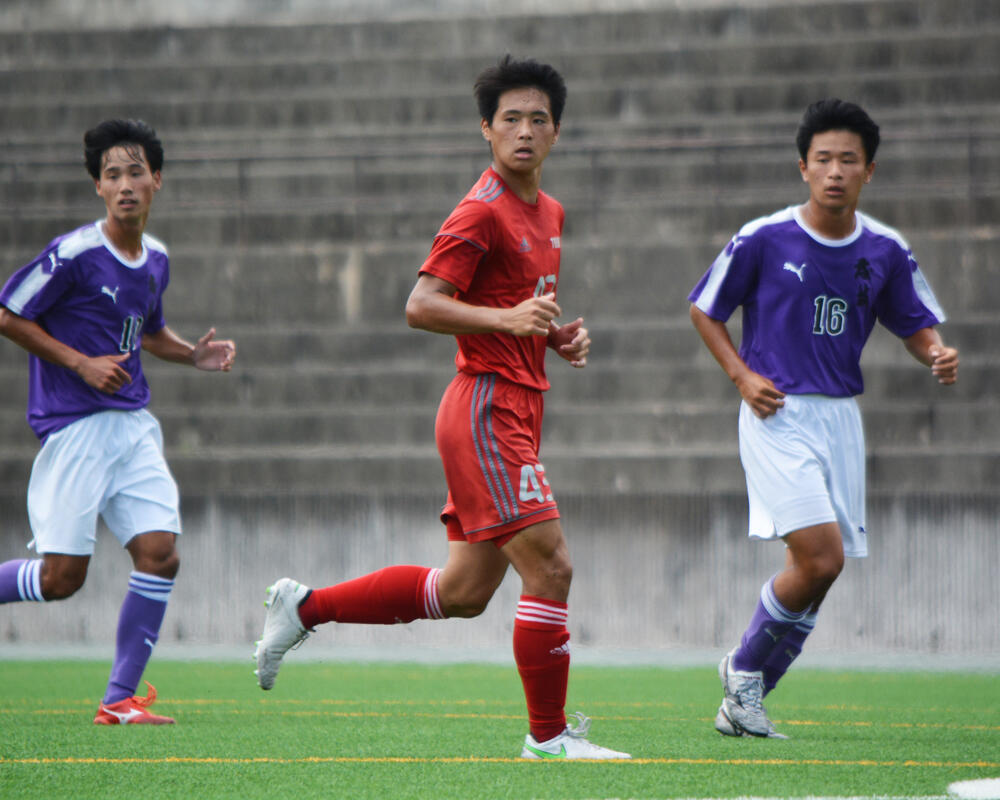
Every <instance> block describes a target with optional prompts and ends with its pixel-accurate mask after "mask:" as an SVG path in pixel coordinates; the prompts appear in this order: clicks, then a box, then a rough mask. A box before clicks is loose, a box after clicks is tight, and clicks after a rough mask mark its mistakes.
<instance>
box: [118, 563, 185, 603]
mask: <svg viewBox="0 0 1000 800" xmlns="http://www.w3.org/2000/svg"><path fill="white" fill-rule="evenodd" d="M173 588H174V582H173V581H172V580H170V579H169V578H161V577H159V576H158V575H150V574H149V573H148V572H139V571H138V570H133V571H132V574H131V575H129V576H128V590H129V591H130V592H134V593H135V594H137V595H139V596H140V597H145V598H146V599H147V600H156V601H157V602H160V603H166V602H167V600H169V599H170V591H171V590H172V589H173Z"/></svg>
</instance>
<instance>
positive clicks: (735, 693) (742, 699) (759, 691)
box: [715, 649, 787, 739]
mask: <svg viewBox="0 0 1000 800" xmlns="http://www.w3.org/2000/svg"><path fill="white" fill-rule="evenodd" d="M735 652H736V650H735V649H734V650H732V651H730V652H729V653H727V654H726V655H725V657H724V658H723V659H722V661H721V662H720V663H719V680H720V681H722V688H723V690H724V691H725V694H726V696H725V699H723V701H722V707H721V708H720V709H719V714H718V715H716V718H715V729H716V730H717V731H719V733H722V734H724V735H726V736H736V735H739V734H736V733H726V732H725V731H723V730H722V728H720V716H723V717H725V719H726V721H727V722H728V723H729V725H730V726H731V727H732V729H733V730H734V731H742V733H744V734H749V735H750V736H763V737H768V738H772V739H780V738H787V737H783V736H782V735H781V734H780V733H778V732H777V731H776V730H775V729H774V725H773V724H772V722H771V720H769V719H768V718H767V712H766V711H765V710H764V705H763V703H762V700H763V697H764V676H763V673H761V672H740V671H738V670H734V669H733V668H732V656H733V653H735ZM722 724H723V726H725V723H722Z"/></svg>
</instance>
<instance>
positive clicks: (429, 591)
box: [424, 568, 445, 619]
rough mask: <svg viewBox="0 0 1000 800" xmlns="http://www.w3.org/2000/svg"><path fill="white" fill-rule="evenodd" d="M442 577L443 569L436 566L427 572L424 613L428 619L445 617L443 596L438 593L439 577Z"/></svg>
mask: <svg viewBox="0 0 1000 800" xmlns="http://www.w3.org/2000/svg"><path fill="white" fill-rule="evenodd" d="M440 577H441V570H440V569H437V568H434V569H431V571H430V572H428V573H427V578H426V579H425V580H424V614H425V615H426V617H427V619H444V618H445V615H444V611H442V609H441V596H440V595H439V594H438V579H439V578H440Z"/></svg>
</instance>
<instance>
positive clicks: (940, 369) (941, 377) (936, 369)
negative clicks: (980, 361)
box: [927, 345, 958, 386]
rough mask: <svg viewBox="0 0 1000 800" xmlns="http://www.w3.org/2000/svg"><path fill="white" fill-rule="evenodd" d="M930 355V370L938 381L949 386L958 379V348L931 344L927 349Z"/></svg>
mask: <svg viewBox="0 0 1000 800" xmlns="http://www.w3.org/2000/svg"><path fill="white" fill-rule="evenodd" d="M927 355H929V356H930V357H931V372H932V373H934V375H935V376H936V377H937V379H938V383H943V384H945V385H946V386H950V385H951V384H953V383H954V382H955V381H957V380H958V350H957V349H956V348H954V347H943V346H940V345H931V347H930V348H929V349H928V350H927Z"/></svg>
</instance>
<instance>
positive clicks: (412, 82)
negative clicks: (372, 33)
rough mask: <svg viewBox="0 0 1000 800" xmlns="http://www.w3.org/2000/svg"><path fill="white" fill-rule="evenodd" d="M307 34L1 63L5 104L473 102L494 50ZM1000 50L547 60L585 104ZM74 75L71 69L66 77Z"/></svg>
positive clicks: (580, 45) (611, 53)
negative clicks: (181, 51)
mask: <svg viewBox="0 0 1000 800" xmlns="http://www.w3.org/2000/svg"><path fill="white" fill-rule="evenodd" d="M296 32H297V31H296V29H289V28H285V29H268V34H267V35H268V37H269V40H270V41H269V44H270V45H271V46H270V47H269V48H268V49H267V50H263V51H261V52H258V53H255V54H253V55H251V56H247V55H243V54H237V55H231V54H228V53H226V52H224V51H223V52H219V51H210V52H205V53H199V54H192V56H190V57H188V58H185V59H183V60H179V59H178V58H177V57H176V56H175V55H173V54H171V55H169V56H166V57H161V58H157V56H156V54H155V53H153V54H152V55H151V56H150V57H149V58H147V59H146V60H144V61H143V62H141V63H136V64H135V65H132V66H130V68H129V69H128V70H117V71H115V72H114V75H113V80H112V81H111V83H112V85H110V86H109V77H111V76H110V75H109V71H110V70H111V69H112V68H109V67H107V66H105V65H102V64H101V63H100V60H99V59H95V57H94V54H93V53H92V52H88V53H87V54H86V56H84V57H83V58H81V59H80V60H79V61H76V60H75V59H74V58H73V56H72V55H69V56H63V57H61V58H60V59H59V61H58V66H57V65H56V64H55V63H54V62H53V61H45V60H39V61H36V62H35V63H31V62H26V61H24V60H19V61H17V62H10V61H8V62H7V63H6V64H4V63H3V62H2V61H0V96H6V97H15V96H17V95H19V94H22V95H23V94H29V95H35V96H37V97H38V98H39V101H44V98H45V97H46V96H47V97H50V98H52V97H57V96H59V95H60V94H68V95H70V96H73V97H77V98H81V99H90V100H94V99H100V98H106V97H109V96H110V97H112V98H114V99H118V100H123V101H128V100H130V99H131V98H134V97H135V96H137V95H141V94H144V93H146V92H148V89H149V87H150V86H156V87H157V88H158V91H157V96H158V98H159V99H160V100H163V101H173V100H177V99H185V98H187V97H190V96H192V95H197V96H200V97H204V98H211V99H219V98H229V99H235V98H240V97H252V98H257V100H256V102H260V98H261V97H262V96H266V95H276V94H277V93H278V92H279V90H282V89H283V90H285V91H286V92H292V93H302V92H304V91H308V90H309V89H310V88H313V89H317V88H319V89H324V90H325V91H326V92H327V94H328V95H336V94H340V93H343V92H344V89H343V88H342V87H350V91H351V92H353V93H355V94H360V90H362V89H369V90H374V92H373V95H374V96H373V98H372V99H373V100H374V99H377V98H379V97H382V96H384V94H385V92H386V91H387V87H391V88H389V90H391V91H395V92H397V93H400V94H403V93H413V92H418V93H428V94H442V93H444V92H447V93H449V94H450V93H455V94H459V95H464V96H465V97H466V99H467V101H468V99H469V89H470V87H471V84H472V82H473V80H474V78H475V76H476V75H477V74H478V73H479V71H480V70H481V69H482V68H483V64H484V62H483V51H478V52H465V53H463V54H461V55H456V56H449V55H445V54H442V53H441V52H440V51H439V50H438V49H436V48H435V49H433V50H429V49H420V48H415V47H407V46H405V45H403V44H400V45H399V46H398V47H396V48H394V49H392V50H387V51H383V52H374V53H372V52H369V53H365V54H364V55H360V56H359V55H351V54H344V53H342V52H338V51H333V50H329V49H322V48H311V49H305V50H299V49H295V50H289V49H285V48H284V47H281V46H280V45H282V44H285V43H286V42H288V41H289V40H294V38H296V37H295V34H296ZM161 33H162V36H163V38H164V39H168V40H169V39H172V38H175V37H181V36H182V37H184V38H185V39H189V38H191V37H192V36H194V35H196V33H197V32H196V31H177V30H170V29H165V30H163V31H162V32H161ZM230 35H231V36H234V35H239V34H238V33H233V34H230ZM998 43H1000V19H997V20H995V21H990V20H985V21H984V22H983V24H981V25H977V26H962V27H957V28H946V29H939V30H928V29H922V30H918V31H913V32H894V33H893V35H892V36H891V37H890V38H887V37H886V33H885V32H884V31H880V30H868V31H864V32H857V31H852V32H850V33H849V34H847V35H845V34H844V33H843V32H841V33H834V34H832V35H830V34H827V35H820V34H819V33H818V32H817V31H811V32H809V33H806V34H802V33H799V34H790V35H789V34H786V35H774V34H771V35H767V36H765V37H760V36H758V37H754V38H752V39H751V38H749V37H729V38H719V37H710V38H706V37H703V36H695V37H680V36H677V35H672V36H669V37H665V38H663V39H661V40H659V41H655V42H644V43H641V44H635V43H628V44H616V43H615V42H607V41H602V40H599V39H591V40H587V41H578V42H575V43H574V44H573V46H572V47H571V48H570V49H565V48H564V47H555V48H546V49H545V51H544V52H545V58H546V59H548V60H550V61H551V62H552V63H554V64H555V65H556V66H558V67H559V68H560V69H561V70H562V71H563V73H564V74H565V75H566V76H568V77H569V78H570V79H571V83H570V87H571V92H570V97H571V98H574V97H575V94H576V92H575V90H574V87H583V91H589V90H591V88H592V87H596V86H601V85H607V86H612V85H618V86H622V85H625V86H632V85H636V80H637V76H642V75H644V76H656V77H658V78H659V79H660V80H661V81H664V82H665V83H667V84H668V85H669V84H670V83H677V84H680V83H685V84H688V85H691V86H694V87H699V86H704V85H712V84H713V83H715V82H717V81H718V80H719V79H720V78H732V76H733V75H741V76H751V75H752V76H754V77H755V78H768V79H769V80H771V81H773V82H776V83H778V84H785V83H786V82H787V80H788V75H789V74H790V73H792V74H794V75H796V76H798V77H800V78H806V79H807V78H810V77H821V78H829V77H831V76H836V77H841V76H843V75H845V74H848V73H850V74H853V75H857V74H858V73H861V74H863V75H865V76H875V75H878V74H880V73H898V72H901V71H909V72H912V73H916V74H919V73H920V72H922V71H925V70H926V69H927V67H928V66H929V65H933V66H934V71H935V72H941V71H947V70H952V71H956V72H961V71H968V74H969V75H975V74H977V73H978V72H981V71H982V68H983V66H984V65H988V64H989V63H990V58H989V56H990V54H991V53H994V52H995V51H996V47H997V45H998ZM274 45H279V46H278V47H275V46H274ZM845 50H849V51H850V52H851V56H852V58H851V61H850V70H848V69H846V68H845V60H844V51H845ZM499 54H500V51H498V52H497V55H499ZM487 57H489V56H487ZM67 67H69V68H71V70H72V71H71V72H66V71H65V69H66V68H67ZM741 85H746V84H741ZM348 96H349V95H348ZM50 102H51V100H50Z"/></svg>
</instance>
